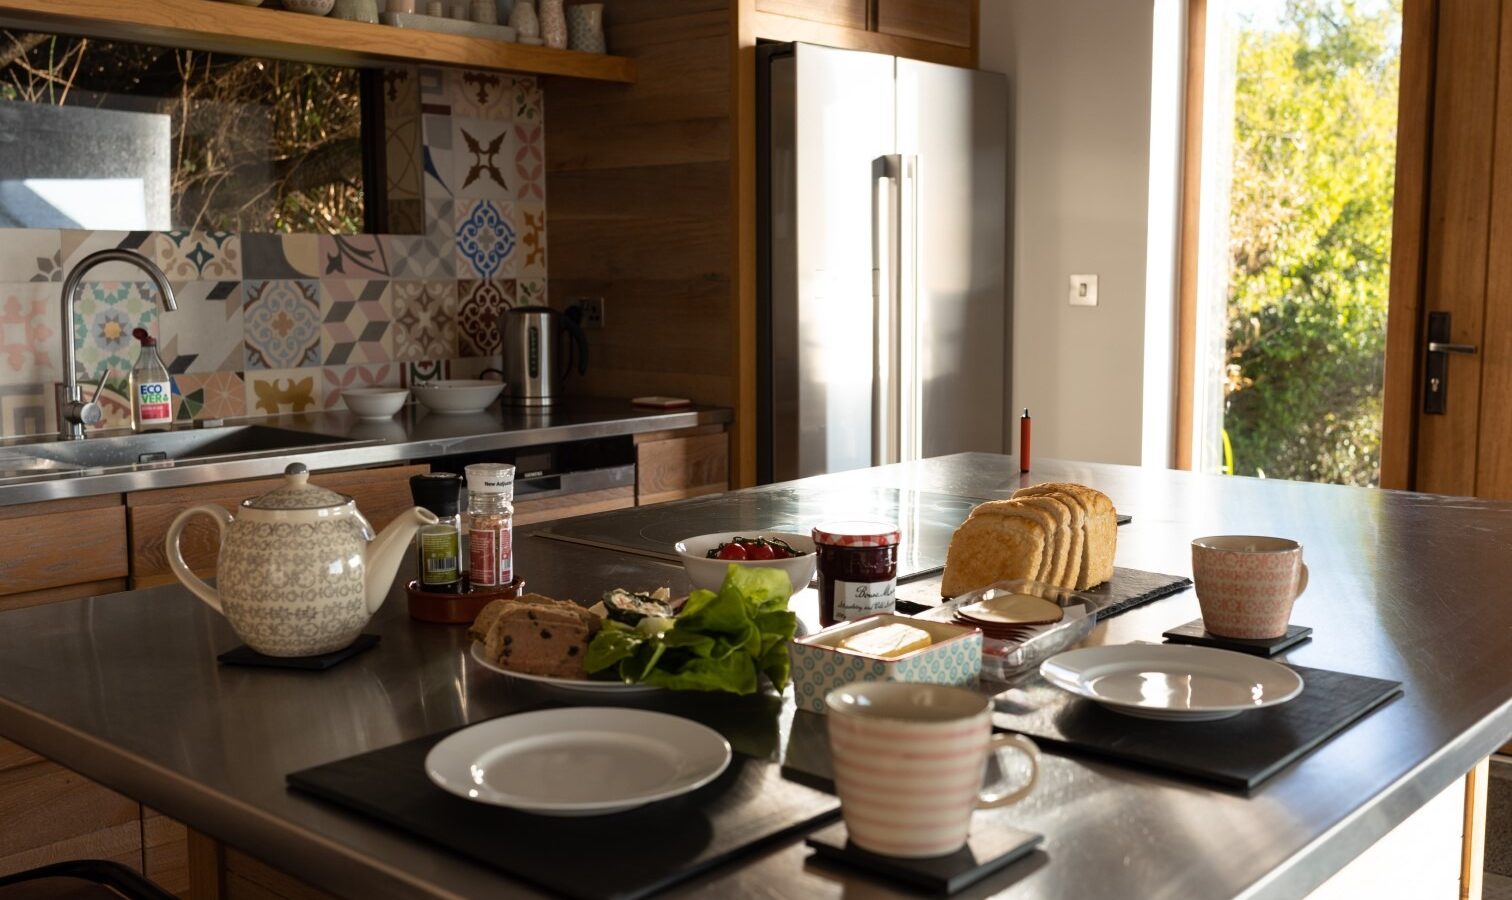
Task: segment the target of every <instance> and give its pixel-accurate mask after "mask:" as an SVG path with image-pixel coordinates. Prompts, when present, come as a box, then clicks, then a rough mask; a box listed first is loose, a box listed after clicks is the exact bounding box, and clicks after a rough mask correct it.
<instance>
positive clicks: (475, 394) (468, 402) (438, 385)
mask: <svg viewBox="0 0 1512 900" xmlns="http://www.w3.org/2000/svg"><path fill="white" fill-rule="evenodd" d="M411 390H413V391H414V392H415V396H416V397H417V398H419V400H420V402H421V403H423V404H425V408H426V409H429V410H431V411H432V412H438V413H475V412H482V411H483V410H485V409H487V408H488V404H490V403H492V402H494V401H495V400H497V399H499V395H500V394H501V393H503V392H504V383H503V382H501V381H481V380H475V379H464V378H456V379H452V380H450V381H427V382H423V383H420V384H416V385H414V386H413V387H412V388H411Z"/></svg>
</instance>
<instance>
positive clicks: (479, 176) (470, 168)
mask: <svg viewBox="0 0 1512 900" xmlns="http://www.w3.org/2000/svg"><path fill="white" fill-rule="evenodd" d="M512 139H513V129H512V128H511V127H510V125H509V123H508V122H490V121H488V120H487V119H461V118H453V119H452V148H453V149H452V164H453V171H452V181H451V184H452V193H454V194H455V195H456V196H457V197H458V198H460V199H465V200H475V199H487V200H512V199H514V192H513V191H511V190H510V188H509V183H510V182H511V181H512V180H513V177H514V176H513V173H512V172H511V171H510V169H511V166H510V162H511V161H512V160H513V159H514V158H515V153H514V148H513V147H512V146H511V141H512Z"/></svg>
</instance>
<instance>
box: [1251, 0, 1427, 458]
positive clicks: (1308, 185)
mask: <svg viewBox="0 0 1512 900" xmlns="http://www.w3.org/2000/svg"><path fill="white" fill-rule="evenodd" d="M1400 37H1401V0H1376V2H1365V3H1360V2H1350V0H1288V2H1287V3H1286V6H1285V10H1284V12H1283V13H1282V14H1281V15H1280V17H1279V19H1278V20H1273V21H1271V22H1269V23H1268V24H1266V25H1263V26H1262V25H1258V24H1252V25H1250V26H1249V27H1243V26H1242V27H1241V28H1240V30H1239V33H1238V35H1237V44H1238V59H1237V63H1238V67H1237V73H1236V80H1235V99H1234V112H1235V121H1234V160H1233V165H1234V167H1233V185H1232V192H1231V198H1230V203H1231V206H1230V210H1231V211H1230V247H1229V249H1230V253H1231V265H1232V268H1231V270H1230V276H1229V295H1228V370H1227V381H1226V385H1225V395H1226V401H1225V403H1226V410H1225V415H1224V419H1223V423H1224V428H1225V429H1226V430H1227V431H1228V434H1229V438H1230V440H1231V441H1232V443H1233V459H1234V473H1235V474H1242V475H1257V474H1263V475H1265V476H1267V477H1272V478H1289V479H1296V480H1302V481H1327V482H1338V483H1343V484H1375V483H1376V482H1377V480H1378V478H1379V474H1380V455H1381V454H1380V445H1381V394H1382V377H1383V363H1384V354H1385V346H1386V309H1387V296H1388V289H1389V284H1388V282H1389V277H1390V270H1389V263H1390V251H1391V209H1392V191H1393V186H1394V183H1395V168H1396V120H1397V91H1398V78H1399V68H1400V66H1399V63H1400V55H1401V53H1400V50H1401V46H1400Z"/></svg>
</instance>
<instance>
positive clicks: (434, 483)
mask: <svg viewBox="0 0 1512 900" xmlns="http://www.w3.org/2000/svg"><path fill="white" fill-rule="evenodd" d="M461 490H462V476H461V475H454V474H452V473H451V472H431V473H430V474H427V475H414V476H411V477H410V496H412V497H414V498H415V505H416V506H423V507H425V508H426V509H428V510H430V511H431V512H433V513H435V514H436V516H437V517H439V518H442V519H449V518H451V517H452V516H455V515H457V511H458V509H459V508H460V506H461V502H462V500H461V497H460V495H459V493H458V492H459V491H461Z"/></svg>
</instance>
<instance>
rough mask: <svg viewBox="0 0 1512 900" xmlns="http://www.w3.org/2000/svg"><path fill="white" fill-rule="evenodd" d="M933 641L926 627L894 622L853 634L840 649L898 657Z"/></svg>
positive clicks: (842, 643) (884, 656)
mask: <svg viewBox="0 0 1512 900" xmlns="http://www.w3.org/2000/svg"><path fill="white" fill-rule="evenodd" d="M933 642H934V641H933V639H931V638H930V636H929V632H927V631H925V630H924V629H922V628H915V627H913V626H912V625H904V624H903V623H901V622H894V623H892V624H890V625H883V626H881V627H880V628H868V629H867V630H866V631H863V632H861V633H859V634H853V635H851V636H850V637H848V638H846V639H845V640H843V641H841V642H840V649H841V650H849V651H851V652H852V653H864V654H866V655H867V656H880V657H882V658H883V659H897V658H898V657H900V656H902V655H903V654H905V653H912V652H913V651H915V650H922V649H924V648H925V647H928V646H929V645H930V644H932V643H933Z"/></svg>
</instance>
